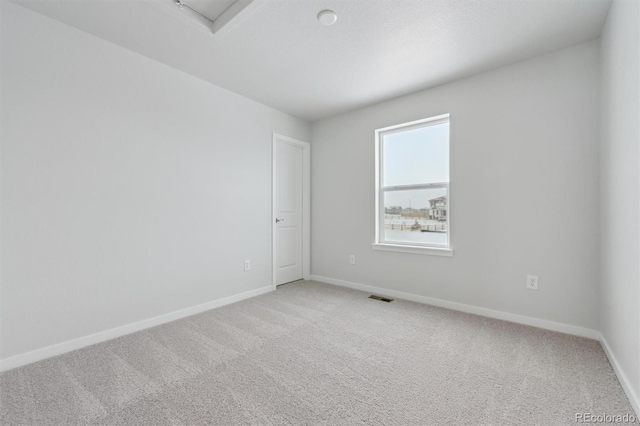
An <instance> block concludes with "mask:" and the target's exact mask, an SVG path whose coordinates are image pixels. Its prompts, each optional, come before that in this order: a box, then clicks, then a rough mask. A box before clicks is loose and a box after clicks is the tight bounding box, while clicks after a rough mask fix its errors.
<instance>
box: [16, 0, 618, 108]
mask: <svg viewBox="0 0 640 426" xmlns="http://www.w3.org/2000/svg"><path fill="white" fill-rule="evenodd" d="M211 1H212V2H215V1H216V0H211ZM225 1H226V0H225ZM16 2H17V3H19V4H22V5H24V6H26V7H28V8H30V9H33V10H35V11H37V12H40V13H43V14H45V15H48V16H50V17H52V18H55V19H58V20H60V21H62V22H65V23H67V24H69V25H72V26H74V27H77V28H80V29H82V30H84V31H87V32H89V33H91V34H94V35H96V36H98V37H101V38H103V39H106V40H109V41H111V42H113V43H116V44H119V45H121V46H123V47H125V48H127V49H130V50H133V51H135V52H138V53H140V54H143V55H145V56H148V57H150V58H152V59H155V60H157V61H160V62H163V63H165V64H168V65H170V66H172V67H175V68H177V69H180V70H182V71H184V72H187V73H189V74H192V75H194V76H196V77H199V78H201V79H203V80H207V81H210V82H211V83H214V84H216V85H219V86H222V87H224V88H227V89H229V90H232V91H234V92H236V93H239V94H241V95H244V96H247V97H249V98H251V99H254V100H256V101H259V102H262V103H264V104H267V105H270V106H272V107H274V108H277V109H279V110H282V111H284V112H287V113H290V114H292V115H295V116H298V117H301V118H304V119H307V120H316V119H319V118H323V117H327V116H330V115H334V114H337V113H339V112H342V111H346V110H349V109H354V108H357V107H361V106H364V105H368V104H371V103H375V102H378V101H381V100H384V99H389V98H392V97H396V96H400V95H403V94H406V93H410V92H413V91H416V90H420V89H425V88H428V87H432V86H434V85H438V84H442V83H445V82H449V81H453V80H455V79H458V78H461V77H465V76H468V75H472V74H474V73H477V72H481V71H484V70H488V69H491V68H495V67H498V66H501V65H505V64H509V63H513V62H516V61H519V60H523V59H526V58H529V57H533V56H536V55H540V54H542V53H545V52H549V51H552V50H556V49H559V48H562V47H566V46H570V45H572V44H576V43H580V42H584V41H588V40H592V39H595V38H597V37H598V36H599V34H600V31H601V28H602V25H603V24H604V21H605V19H606V15H607V13H608V10H609V6H610V3H611V1H610V0H266V1H262V5H261V7H259V8H257V10H254V11H253V12H252V13H251V14H250V15H249V16H247V17H245V18H244V19H243V20H242V21H241V22H240V23H239V24H237V25H235V26H234V27H233V28H232V30H230V31H227V32H226V33H225V35H224V36H223V37H214V36H213V35H212V34H211V33H209V32H208V31H207V30H205V29H204V28H203V27H200V26H199V25H198V24H196V23H190V22H187V21H185V20H184V19H180V17H179V16H178V15H177V14H179V12H180V11H179V10H175V9H177V8H175V7H174V6H173V5H172V4H171V0H157V1H150V0H146V1H141V0H122V1H120V0H90V1H89V0H85V1H82V0H76V1H73V0H16ZM200 3H202V1H200ZM214 8H215V7H214ZM323 9H333V10H334V11H336V13H337V14H338V21H337V22H336V24H335V25H333V26H330V27H324V26H322V25H320V24H319V23H318V22H317V20H316V15H317V13H318V12H319V11H320V10H323Z"/></svg>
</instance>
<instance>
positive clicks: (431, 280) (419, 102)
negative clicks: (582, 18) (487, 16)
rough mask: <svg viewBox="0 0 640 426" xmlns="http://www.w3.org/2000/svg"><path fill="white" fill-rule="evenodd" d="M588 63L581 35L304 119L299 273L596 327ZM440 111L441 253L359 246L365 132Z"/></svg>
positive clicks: (368, 158) (594, 90)
mask: <svg viewBox="0 0 640 426" xmlns="http://www.w3.org/2000/svg"><path fill="white" fill-rule="evenodd" d="M598 61H599V49H598V43H597V42H589V43H586V44H582V45H578V46H575V47H571V48H568V49H565V50H562V51H558V52H555V53H551V54H548V55H545V56H541V57H538V58H535V59H532V60H529V61H526V62H521V63H518V64H515V65H511V66H508V67H504V68H501V69H497V70H494V71H490V72H487V73H483V74H480V75H477V76H474V77H472V78H468V79H464V80H460V81H457V82H454V83H451V84H448V85H444V86H440V87H436V88H433V89H430V90H426V91H422V92H418V93H415V94H412V95H409V96H405V97H401V98H398V99H395V100H391V101H387V102H383V103H380V104H377V105H374V106H370V107H367V108H364V109H360V110H357V111H353V112H349V113H345V114H342V115H339V116H336V117H333V118H328V119H325V120H322V121H319V122H316V123H313V124H312V140H313V155H312V217H313V221H312V237H311V241H312V262H311V264H312V274H313V275H317V276H323V277H329V278H334V279H340V280H346V281H351V282H355V283H362V284H367V285H372V286H376V287H382V288H385V289H390V290H394V291H402V292H406V293H411V294H415V295H420V296H427V297H432V298H438V299H444V300H447V301H453V302H459V303H465V304H469V305H473V306H477V307H483V308H490V309H494V310H498V311H503V312H510V313H517V314H520V315H526V316H530V317H534V318H541V319H546V320H550V321H557V322H561V323H565V324H570V325H574V326H579V327H586V328H589V329H597V327H598V314H597V307H598V306H597V302H596V295H597V285H598V274H599V267H598V228H599V227H600V226H601V222H600V221H599V213H598V209H599V206H600V203H601V200H599V199H598V131H599V123H598V121H599V117H598V112H599V109H598V85H599V66H598ZM443 113H451V153H452V154H451V161H452V164H451V179H452V183H451V191H452V192H451V206H452V207H451V208H452V217H451V220H452V245H453V247H454V250H455V253H454V257H453V258H446V257H436V256H426V255H416V254H406V253H391V252H381V251H373V250H372V248H371V243H372V242H373V240H374V130H375V129H376V128H381V127H385V126H389V125H393V124H398V123H404V122H408V121H412V120H417V119H421V118H426V117H431V116H435V115H439V114H443ZM349 254H355V255H356V260H357V262H356V265H349ZM527 274H536V275H539V277H540V288H539V290H538V291H532V290H527V289H526V288H525V280H526V275H527Z"/></svg>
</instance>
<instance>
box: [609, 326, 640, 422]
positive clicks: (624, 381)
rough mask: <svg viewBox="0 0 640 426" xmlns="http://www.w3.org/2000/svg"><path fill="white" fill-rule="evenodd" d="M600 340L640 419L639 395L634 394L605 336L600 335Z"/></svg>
mask: <svg viewBox="0 0 640 426" xmlns="http://www.w3.org/2000/svg"><path fill="white" fill-rule="evenodd" d="M599 340H600V345H601V346H602V349H604V353H605V354H606V355H607V358H608V359H609V364H611V367H612V368H613V371H614V372H615V373H616V376H618V381H619V382H620V384H621V385H622V389H623V390H624V393H626V394H627V398H629V402H630V403H631V406H632V407H633V409H634V410H635V412H636V417H637V418H640V399H638V395H637V394H636V393H635V392H634V390H633V388H632V387H631V385H630V384H629V379H628V378H627V375H626V374H625V373H624V371H623V370H622V368H621V366H620V364H619V363H618V359H617V358H616V356H615V355H614V353H613V351H612V350H611V346H609V343H607V339H605V338H604V336H603V335H602V334H600V339H599Z"/></svg>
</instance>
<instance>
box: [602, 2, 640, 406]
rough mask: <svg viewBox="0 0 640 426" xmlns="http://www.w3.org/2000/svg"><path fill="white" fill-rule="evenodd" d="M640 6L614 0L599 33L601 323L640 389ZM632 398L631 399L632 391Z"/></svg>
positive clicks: (629, 377)
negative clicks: (602, 29)
mask: <svg viewBox="0 0 640 426" xmlns="http://www.w3.org/2000/svg"><path fill="white" fill-rule="evenodd" d="M639 27H640V4H639V3H638V2H637V1H636V0H614V2H613V4H612V6H611V10H610V12H609V17H608V18H607V22H606V24H605V27H604V31H603V35H602V95H601V99H602V101H601V102H602V148H601V155H600V158H601V160H600V164H601V176H602V179H601V208H602V210H601V215H602V218H603V221H602V225H603V227H602V248H601V257H602V278H601V282H602V284H601V289H600V297H599V299H600V304H599V310H600V324H601V325H600V327H601V331H602V335H603V336H604V339H605V340H606V342H607V344H608V346H609V348H610V350H611V352H612V353H613V355H614V356H615V358H616V360H617V362H618V367H619V368H620V369H621V370H622V373H623V374H624V375H625V376H626V378H627V380H628V385H629V387H630V388H631V392H632V393H633V394H635V404H636V409H638V403H639V402H640V401H639V400H638V395H640V173H639V170H640V124H639V123H640V82H639V79H640V30H639V29H638V28H639ZM631 399H634V398H633V396H632V398H631Z"/></svg>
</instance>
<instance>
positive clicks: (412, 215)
mask: <svg viewBox="0 0 640 426" xmlns="http://www.w3.org/2000/svg"><path fill="white" fill-rule="evenodd" d="M450 199H451V192H450V188H449V114H445V115H440V116H437V117H432V118H427V119H424V120H418V121H413V122H410V123H405V124H399V125H396V126H391V127H386V128H383V129H378V130H376V230H375V242H374V244H373V248H374V249H379V250H391V251H405V252H411V253H423V254H437V255H444V256H451V255H452V254H453V251H452V249H451V241H450V235H451V212H450V209H451V203H450Z"/></svg>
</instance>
